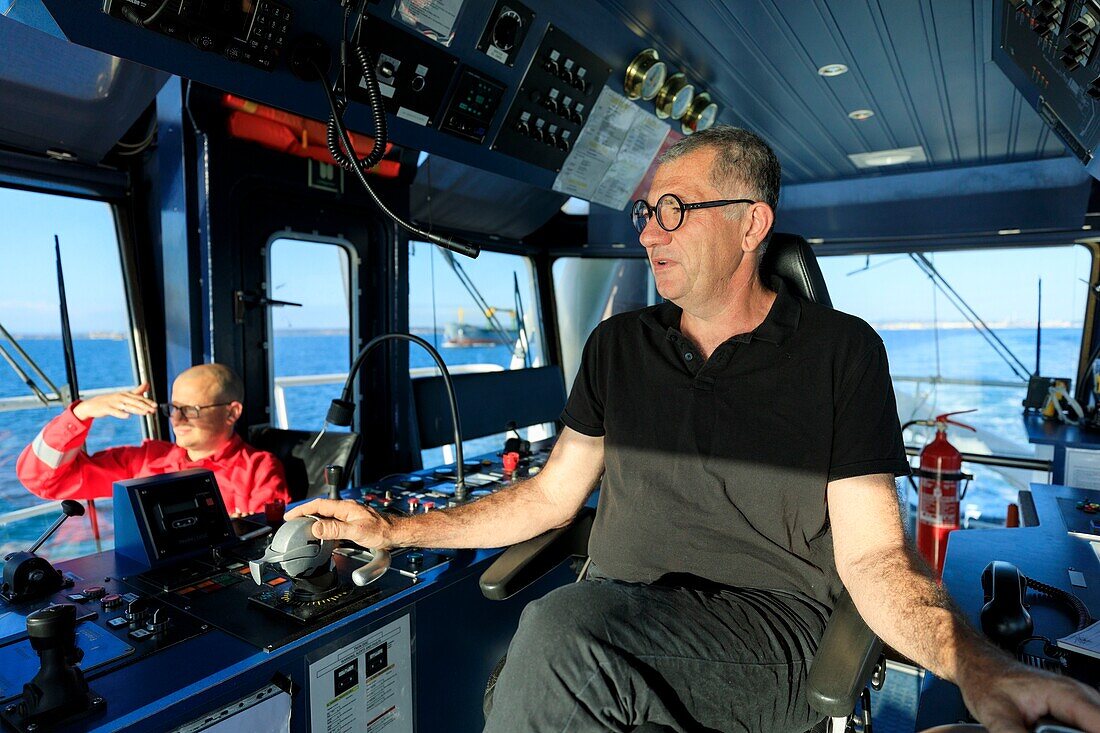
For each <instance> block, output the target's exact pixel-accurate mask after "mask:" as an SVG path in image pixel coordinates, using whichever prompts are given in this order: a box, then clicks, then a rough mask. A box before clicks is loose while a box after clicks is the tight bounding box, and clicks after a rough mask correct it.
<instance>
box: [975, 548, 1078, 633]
mask: <svg viewBox="0 0 1100 733" xmlns="http://www.w3.org/2000/svg"><path fill="white" fill-rule="evenodd" d="M1028 588H1031V589H1032V590H1034V591H1036V592H1038V593H1042V594H1043V595H1045V596H1049V597H1050V598H1053V599H1055V600H1056V601H1059V602H1060V603H1061V604H1062V605H1063V606H1065V608H1066V610H1068V611H1071V612H1072V613H1073V615H1074V616H1075V617H1076V618H1075V621H1076V624H1077V627H1076V629H1077V630H1078V631H1080V630H1081V629H1083V628H1085V627H1087V626H1089V625H1090V624H1092V622H1093V618H1092V616H1091V615H1089V610H1088V608H1087V607H1086V606H1085V604H1084V603H1083V602H1082V601H1081V599H1080V598H1078V597H1077V596H1075V595H1073V594H1072V593H1069V592H1067V591H1064V590H1062V589H1061V588H1056V587H1055V586H1052V585H1047V584H1046V583H1043V582H1040V581H1038V580H1035V579H1034V578H1028V577H1027V576H1025V575H1024V574H1023V573H1021V572H1020V571H1019V570H1018V569H1017V568H1016V566H1015V565H1013V564H1012V563H1008V562H1004V561H1003V560H994V561H993V562H991V563H989V564H988V565H986V567H985V570H983V571H982V593H983V596H984V598H985V605H984V606H982V612H981V622H982V631H983V632H985V635H986V636H988V637H989V638H990V639H992V640H993V642H994V643H996V644H997V645H998V646H999V647H1001V648H1002V649H1004V650H1006V651H1008V652H1010V653H1012V654H1014V655H1015V654H1017V653H1018V652H1019V646H1020V644H1021V643H1022V642H1024V641H1026V640H1028V639H1029V638H1031V637H1032V634H1033V631H1034V623H1033V622H1032V620H1031V614H1030V613H1028V611H1027V607H1026V604H1025V594H1026V593H1027V589H1028ZM1036 638H1039V637H1036ZM1042 638H1044V639H1045V637H1042ZM1046 641H1047V644H1048V647H1049V646H1053V644H1051V643H1050V641H1049V640H1046Z"/></svg>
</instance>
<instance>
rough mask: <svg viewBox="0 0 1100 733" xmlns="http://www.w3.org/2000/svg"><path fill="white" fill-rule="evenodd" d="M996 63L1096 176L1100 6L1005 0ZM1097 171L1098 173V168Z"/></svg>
mask: <svg viewBox="0 0 1100 733" xmlns="http://www.w3.org/2000/svg"><path fill="white" fill-rule="evenodd" d="M995 17H996V20H995V21H994V22H995V23H997V24H998V27H995V28H994V34H995V36H996V37H998V38H999V43H997V44H995V46H996V47H995V48H994V59H995V60H996V61H997V64H998V66H1000V67H1001V69H1002V70H1003V71H1004V72H1005V74H1007V75H1008V77H1009V79H1011V80H1012V82H1013V84H1015V86H1016V87H1017V88H1018V89H1019V90H1020V91H1021V92H1022V93H1023V94H1024V96H1025V97H1026V98H1027V99H1028V101H1030V102H1031V104H1032V105H1033V106H1034V107H1035V108H1036V110H1038V112H1039V114H1040V115H1041V116H1042V118H1043V119H1044V120H1045V121H1046V123H1047V124H1048V125H1050V127H1051V129H1053V130H1054V132H1055V133H1056V134H1057V135H1058V137H1059V138H1061V140H1062V142H1063V143H1065V145H1066V147H1067V148H1069V150H1070V151H1071V152H1072V153H1073V154H1074V155H1075V156H1077V158H1078V159H1080V160H1081V161H1082V162H1083V163H1084V164H1085V165H1086V166H1088V167H1089V171H1090V172H1091V173H1092V174H1093V176H1098V174H1100V164H1098V165H1097V166H1095V167H1094V166H1093V165H1092V161H1093V157H1094V152H1095V150H1096V146H1097V143H1098V142H1100V54H1098V53H1097V34H1098V33H1100V3H1098V2H1097V1H1096V0H1000V2H999V6H998V13H997V15H996V16H995ZM1094 168H1095V169H1094Z"/></svg>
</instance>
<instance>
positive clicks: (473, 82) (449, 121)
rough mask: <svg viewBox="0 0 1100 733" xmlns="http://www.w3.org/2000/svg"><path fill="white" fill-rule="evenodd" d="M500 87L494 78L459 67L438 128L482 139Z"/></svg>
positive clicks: (475, 139)
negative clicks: (455, 81)
mask: <svg viewBox="0 0 1100 733" xmlns="http://www.w3.org/2000/svg"><path fill="white" fill-rule="evenodd" d="M504 89H505V87H504V85H503V84H501V83H500V82H498V81H496V80H495V79H492V78H490V77H488V76H486V75H485V74H482V73H481V72H478V71H474V70H473V69H471V68H469V67H465V68H463V69H462V71H461V72H460V73H459V75H458V84H457V85H456V86H455V92H454V94H453V95H451V101H450V103H449V104H448V105H447V111H446V112H445V113H444V114H443V124H441V125H440V126H439V129H441V130H443V131H444V132H449V133H451V134H453V135H458V136H459V137H463V138H466V139H467V140H472V141H474V142H476V143H481V142H484V141H485V136H486V135H487V134H488V133H489V125H490V123H492V121H493V116H494V115H496V112H497V108H498V107H500V98H501V97H502V96H503V95H504Z"/></svg>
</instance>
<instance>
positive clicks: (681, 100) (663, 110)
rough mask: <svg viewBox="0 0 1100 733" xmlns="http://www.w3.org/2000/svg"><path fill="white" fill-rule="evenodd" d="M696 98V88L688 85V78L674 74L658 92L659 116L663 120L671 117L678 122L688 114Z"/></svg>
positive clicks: (656, 103) (680, 74)
mask: <svg viewBox="0 0 1100 733" xmlns="http://www.w3.org/2000/svg"><path fill="white" fill-rule="evenodd" d="M694 98H695V87H694V86H692V85H691V84H688V80H687V77H686V76H684V74H683V73H677V74H673V75H672V76H670V77H669V78H668V80H667V81H666V82H665V83H664V86H662V87H661V91H659V92H657V99H656V101H655V102H654V104H655V105H656V106H657V116H658V117H660V118H661V119H662V120H664V119H668V118H669V117H671V118H672V119H674V120H678V119H680V118H681V117H683V116H684V115H685V114H686V113H687V111H688V109H689V108H690V107H691V102H692V100H693V99H694Z"/></svg>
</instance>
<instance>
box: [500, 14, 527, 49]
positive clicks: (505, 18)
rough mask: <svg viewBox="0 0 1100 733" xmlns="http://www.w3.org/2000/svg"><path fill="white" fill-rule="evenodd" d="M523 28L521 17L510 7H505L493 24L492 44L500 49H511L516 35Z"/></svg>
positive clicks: (514, 43)
mask: <svg viewBox="0 0 1100 733" xmlns="http://www.w3.org/2000/svg"><path fill="white" fill-rule="evenodd" d="M522 28H523V18H521V17H519V13H517V12H516V11H514V10H512V9H511V8H505V9H504V11H503V12H502V13H501V14H500V15H499V16H498V17H497V22H496V23H495V24H493V45H494V46H496V47H497V48H499V49H500V50H501V51H511V50H512V49H513V48H515V45H516V36H517V35H518V34H519V32H520V30H521V29H522Z"/></svg>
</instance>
